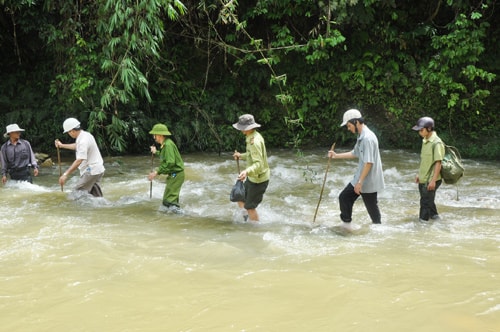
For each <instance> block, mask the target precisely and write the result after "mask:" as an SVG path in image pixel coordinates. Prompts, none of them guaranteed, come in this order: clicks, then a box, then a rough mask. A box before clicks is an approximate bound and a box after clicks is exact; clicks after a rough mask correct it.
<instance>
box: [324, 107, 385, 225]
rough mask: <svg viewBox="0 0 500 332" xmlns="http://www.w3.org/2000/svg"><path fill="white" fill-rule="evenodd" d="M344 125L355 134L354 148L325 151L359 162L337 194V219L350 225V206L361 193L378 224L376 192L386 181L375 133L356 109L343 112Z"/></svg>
mask: <svg viewBox="0 0 500 332" xmlns="http://www.w3.org/2000/svg"><path fill="white" fill-rule="evenodd" d="M345 125H347V129H348V130H349V131H350V132H352V133H353V134H356V133H357V134H358V140H357V142H356V145H355V146H354V149H353V150H352V151H349V152H345V153H339V154H337V153H335V152H334V151H328V157H329V158H336V159H348V158H358V159H359V163H358V168H357V169H356V173H355V174H354V178H353V179H352V180H351V182H349V184H348V185H347V186H346V187H345V188H344V190H343V191H342V192H341V193H340V196H339V203H340V219H342V221H343V222H344V225H345V226H346V227H350V223H351V221H352V207H353V205H354V202H356V200H357V199H358V197H359V196H362V197H363V202H364V203H365V207H366V210H367V211H368V214H369V215H370V218H371V220H372V222H373V223H374V224H380V223H381V216H380V210H379V208H378V199H377V193H378V192H379V191H382V190H383V189H384V187H385V184H384V174H383V170H382V161H381V160H380V152H379V148H378V139H377V136H375V134H374V133H373V132H372V131H371V130H370V129H369V128H368V126H366V125H365V123H364V119H363V117H362V116H361V113H360V112H359V111H358V110H356V109H350V110H348V111H346V112H345V113H344V119H343V122H342V124H341V125H340V126H341V127H342V126H345Z"/></svg>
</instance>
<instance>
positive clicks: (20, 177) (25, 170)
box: [9, 166, 33, 183]
mask: <svg viewBox="0 0 500 332" xmlns="http://www.w3.org/2000/svg"><path fill="white" fill-rule="evenodd" d="M9 175H10V178H11V180H17V181H28V182H29V183H33V178H32V177H31V172H30V168H29V167H28V166H26V167H21V168H12V169H10V170H9Z"/></svg>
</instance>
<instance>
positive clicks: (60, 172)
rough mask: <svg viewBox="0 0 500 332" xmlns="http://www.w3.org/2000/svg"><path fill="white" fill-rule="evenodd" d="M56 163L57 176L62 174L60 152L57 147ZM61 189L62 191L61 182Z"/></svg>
mask: <svg viewBox="0 0 500 332" xmlns="http://www.w3.org/2000/svg"><path fill="white" fill-rule="evenodd" d="M57 163H58V164H59V177H61V175H62V170H61V152H60V151H59V147H57ZM61 191H64V185H63V184H62V183H61Z"/></svg>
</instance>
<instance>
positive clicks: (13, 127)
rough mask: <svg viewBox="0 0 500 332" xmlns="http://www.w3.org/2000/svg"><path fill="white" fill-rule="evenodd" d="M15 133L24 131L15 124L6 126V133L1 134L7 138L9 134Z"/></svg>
mask: <svg viewBox="0 0 500 332" xmlns="http://www.w3.org/2000/svg"><path fill="white" fill-rule="evenodd" d="M16 131H24V129H21V128H19V126H18V125H17V123H14V124H10V125H8V126H7V132H6V133H5V134H3V137H8V136H9V134H10V133H12V132H16Z"/></svg>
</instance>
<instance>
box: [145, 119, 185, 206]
mask: <svg viewBox="0 0 500 332" xmlns="http://www.w3.org/2000/svg"><path fill="white" fill-rule="evenodd" d="M149 133H150V134H151V135H153V138H154V140H155V142H156V143H158V144H160V151H158V150H157V149H156V146H154V145H152V146H151V153H152V154H154V155H158V156H160V166H159V167H158V168H157V169H156V170H155V171H153V172H151V173H149V176H148V179H149V181H153V179H154V178H155V177H156V176H157V175H158V174H166V175H167V180H166V186H165V191H164V192H163V200H162V204H163V205H164V206H165V207H166V208H167V209H169V210H170V211H172V212H174V213H182V210H181V208H180V206H179V195H180V192H181V187H182V184H183V183H184V161H183V160H182V158H181V154H180V153H179V150H178V149H177V146H176V145H175V143H174V141H172V139H171V138H170V136H172V134H171V133H170V131H169V130H168V128H167V126H165V125H164V124H161V123H157V124H155V125H154V126H153V129H151V131H150V132H149Z"/></svg>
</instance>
